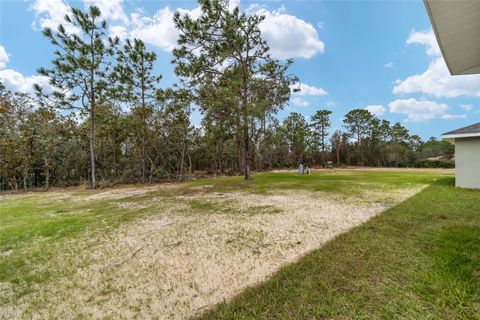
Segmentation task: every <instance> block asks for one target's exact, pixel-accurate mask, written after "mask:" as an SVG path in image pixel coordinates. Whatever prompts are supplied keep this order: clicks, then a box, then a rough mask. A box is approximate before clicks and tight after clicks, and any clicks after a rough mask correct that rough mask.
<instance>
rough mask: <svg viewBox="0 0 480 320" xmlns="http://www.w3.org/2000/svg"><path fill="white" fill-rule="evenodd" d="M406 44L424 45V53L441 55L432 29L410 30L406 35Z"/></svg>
mask: <svg viewBox="0 0 480 320" xmlns="http://www.w3.org/2000/svg"><path fill="white" fill-rule="evenodd" d="M407 44H421V45H424V46H425V47H426V53H427V55H429V56H439V55H441V51H440V47H439V46H438V43H437V39H436V38H435V34H434V33H433V30H429V31H423V32H418V31H412V32H411V33H410V35H409V36H408V39H407Z"/></svg>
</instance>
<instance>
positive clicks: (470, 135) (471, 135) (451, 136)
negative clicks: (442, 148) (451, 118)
mask: <svg viewBox="0 0 480 320" xmlns="http://www.w3.org/2000/svg"><path fill="white" fill-rule="evenodd" d="M475 137H480V133H457V134H444V135H442V138H443V139H445V140H448V139H460V138H475Z"/></svg>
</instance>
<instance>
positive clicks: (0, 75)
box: [0, 69, 50, 93]
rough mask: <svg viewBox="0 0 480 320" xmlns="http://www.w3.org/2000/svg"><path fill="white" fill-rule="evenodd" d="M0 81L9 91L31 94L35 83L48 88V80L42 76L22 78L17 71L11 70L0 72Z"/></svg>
mask: <svg viewBox="0 0 480 320" xmlns="http://www.w3.org/2000/svg"><path fill="white" fill-rule="evenodd" d="M0 81H1V82H3V84H4V85H5V87H6V88H7V89H9V90H11V91H20V92H24V93H33V92H34V89H33V85H34V84H35V83H38V84H40V85H41V86H44V87H46V88H47V90H48V88H50V84H49V79H48V78H47V77H44V76H38V75H35V76H24V75H23V74H21V73H20V72H18V71H15V70H12V69H4V70H0Z"/></svg>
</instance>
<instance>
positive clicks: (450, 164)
mask: <svg viewBox="0 0 480 320" xmlns="http://www.w3.org/2000/svg"><path fill="white" fill-rule="evenodd" d="M413 166H414V167H415V168H443V169H453V168H455V161H454V160H436V161H434V160H422V161H417V162H415V163H414V165H413Z"/></svg>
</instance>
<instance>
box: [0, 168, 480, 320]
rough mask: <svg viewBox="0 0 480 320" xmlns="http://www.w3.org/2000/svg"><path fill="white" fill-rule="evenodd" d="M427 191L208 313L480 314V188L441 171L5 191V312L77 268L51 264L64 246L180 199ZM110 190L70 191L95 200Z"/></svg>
mask: <svg viewBox="0 0 480 320" xmlns="http://www.w3.org/2000/svg"><path fill="white" fill-rule="evenodd" d="M421 186H427V187H426V188H425V189H423V191H421V192H419V193H417V194H416V195H415V196H414V197H412V198H410V199H408V200H407V201H405V202H403V203H401V204H399V205H397V206H395V207H392V208H391V209H389V210H387V211H386V212H384V213H382V214H381V215H379V216H377V217H375V218H373V219H371V220H370V221H369V222H367V223H366V224H364V225H362V226H360V227H357V228H354V229H353V230H351V231H349V232H347V233H345V234H343V235H341V236H339V237H337V238H335V239H334V240H332V241H330V242H329V243H327V244H326V245H325V246H323V247H322V248H320V249H318V250H316V251H314V252H311V253H310V254H308V255H307V256H305V257H304V258H302V259H301V260H300V261H298V262H297V263H294V264H291V265H288V266H286V267H284V268H282V269H281V270H280V271H279V272H278V273H277V274H275V275H274V276H273V277H271V278H270V279H269V280H267V281H266V282H265V283H262V284H260V285H258V286H256V287H253V288H250V289H247V290H246V291H245V292H243V293H241V294H239V295H238V296H237V297H236V298H235V299H234V300H233V301H231V302H227V303H223V304H220V305H218V306H217V307H215V308H214V309H213V310H211V311H209V312H207V313H206V314H205V315H204V316H203V317H204V318H205V319H210V318H211V319H218V318H222V319H232V318H235V319H322V318H325V319H352V318H366V319H392V318H401V319H480V191H478V190H477V191H475V190H461V189H456V188H455V187H454V178H453V176H452V175H451V173H448V172H446V171H432V170H429V171H419V170H416V171H395V170H387V171H376V170H348V171H347V170H345V171H343V170H339V171H336V170H332V171H321V172H320V171H317V172H315V173H314V174H312V175H310V176H299V175H297V174H295V173H283V172H282V173H263V174H256V175H254V180H253V181H252V182H249V183H244V182H243V181H242V179H241V177H221V178H215V179H203V180H196V181H192V182H188V183H183V184H178V185H174V186H171V187H170V188H157V189H155V190H154V191H151V192H148V193H144V194H139V195H132V196H129V197H127V198H124V199H102V198H98V199H94V200H89V201H74V200H72V198H71V197H61V194H62V193H61V191H57V192H55V193H51V192H49V193H41V192H39V193H31V194H21V195H12V196H6V197H3V198H0V318H2V315H1V309H2V304H3V306H9V305H10V306H12V305H15V303H16V301H17V300H18V299H19V298H21V297H28V294H29V293H31V292H34V291H35V290H39V288H42V286H43V285H44V284H46V283H49V282H52V281H54V280H55V279H59V277H65V276H70V275H71V274H73V273H72V272H74V271H75V267H74V266H69V265H62V264H61V263H58V262H55V263H57V264H52V262H51V261H54V260H52V258H54V257H55V256H57V255H59V253H62V252H69V251H72V250H82V251H88V250H89V246H90V245H93V243H89V242H83V243H82V241H84V239H87V238H88V237H89V236H90V235H91V236H92V238H93V236H94V235H98V234H102V235H103V234H109V233H115V230H116V229H117V228H118V227H120V226H125V225H126V224H127V223H130V222H132V221H134V220H136V219H138V218H141V217H145V216H150V215H156V214H158V212H160V211H161V210H163V209H162V208H166V207H168V206H171V205H173V202H172V200H171V198H172V197H173V196H179V195H184V194H185V195H188V194H197V195H198V194H200V195H202V194H208V193H219V192H222V193H228V192H238V191H244V192H247V193H248V192H251V193H255V194H275V193H276V192H281V191H284V190H295V191H298V192H302V191H308V192H319V193H321V194H322V195H325V194H327V195H332V196H339V197H346V198H345V199H348V197H361V196H362V194H363V195H364V194H365V192H368V191H376V192H377V193H378V192H382V191H387V190H402V188H409V187H421ZM130 188H132V186H130ZM105 191H106V190H95V191H93V190H65V193H68V194H70V195H73V196H77V195H78V196H79V197H88V196H92V195H96V194H98V193H101V192H105ZM152 198H156V199H161V201H158V202H155V205H154V206H152V207H143V206H138V207H136V206H131V207H128V208H124V207H119V206H118V204H119V203H121V202H128V203H129V204H132V203H133V204H135V203H138V204H143V203H146V202H148V201H150V200H151V199H152ZM187 205H188V206H190V207H191V209H192V210H193V209H194V211H195V212H198V213H199V214H203V213H205V214H207V213H209V212H211V211H212V210H213V209H218V208H213V207H212V206H215V205H216V203H213V202H208V203H205V202H202V201H201V198H200V200H198V198H196V200H190V201H188V203H187ZM218 205H220V204H218ZM229 208H230V207H229V206H226V207H225V210H230V209H229ZM82 239H83V240H82ZM76 243H79V244H78V245H77V244H76ZM73 244H75V246H72V245H73ZM79 252H80V251H79ZM65 263H67V262H65ZM85 263H87V262H85ZM5 286H10V287H13V288H14V296H5V295H2V288H3V287H5ZM37 307H38V308H42V307H44V306H37Z"/></svg>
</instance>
